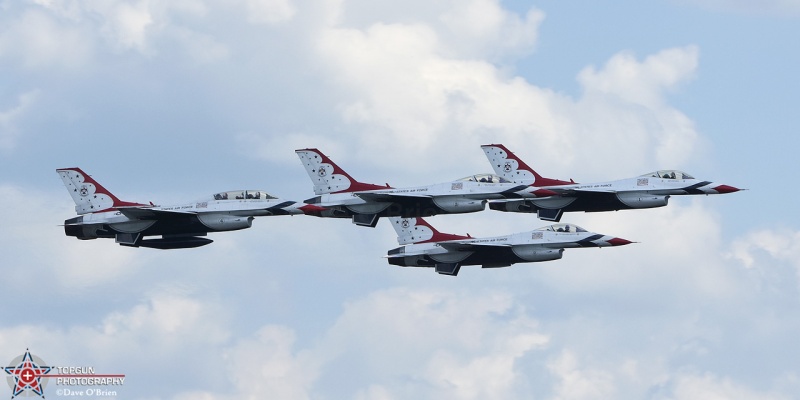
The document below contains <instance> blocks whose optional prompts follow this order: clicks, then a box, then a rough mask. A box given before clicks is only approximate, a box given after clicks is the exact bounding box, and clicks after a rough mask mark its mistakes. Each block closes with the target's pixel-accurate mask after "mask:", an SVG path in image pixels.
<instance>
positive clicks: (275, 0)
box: [245, 0, 297, 24]
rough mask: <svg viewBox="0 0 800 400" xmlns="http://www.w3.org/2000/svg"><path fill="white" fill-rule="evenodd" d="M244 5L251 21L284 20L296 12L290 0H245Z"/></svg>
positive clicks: (270, 22) (273, 22)
mask: <svg viewBox="0 0 800 400" xmlns="http://www.w3.org/2000/svg"><path fill="white" fill-rule="evenodd" d="M245 5H246V8H247V20H248V21H250V22H251V23H266V24H276V23H279V22H286V21H289V20H291V19H292V17H293V16H294V15H295V13H296V12H297V10H296V9H295V7H294V6H293V5H292V1H291V0H245Z"/></svg>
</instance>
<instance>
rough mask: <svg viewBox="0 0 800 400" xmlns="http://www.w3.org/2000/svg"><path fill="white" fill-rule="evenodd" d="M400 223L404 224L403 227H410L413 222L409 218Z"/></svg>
mask: <svg viewBox="0 0 800 400" xmlns="http://www.w3.org/2000/svg"><path fill="white" fill-rule="evenodd" d="M400 225H402V226H403V228H408V226H409V225H411V224H410V223H409V222H408V220H407V219H404V220H403V222H401V223H400Z"/></svg>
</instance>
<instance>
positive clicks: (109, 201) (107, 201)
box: [56, 168, 147, 214]
mask: <svg viewBox="0 0 800 400" xmlns="http://www.w3.org/2000/svg"><path fill="white" fill-rule="evenodd" d="M56 172H58V175H59V176H61V180H62V181H64V186H65V187H66V188H67V191H68V192H69V194H70V196H72V200H74V201H75V212H77V213H78V214H88V213H93V212H98V211H105V210H108V209H111V208H117V207H137V206H147V204H139V203H131V202H127V201H122V200H120V199H118V198H117V196H114V195H113V194H112V193H111V192H109V191H108V189H106V188H104V187H103V185H101V184H99V183H97V181H95V180H94V179H92V177H91V176H89V174H87V173H85V172H83V171H82V170H81V169H80V168H62V169H57V170H56Z"/></svg>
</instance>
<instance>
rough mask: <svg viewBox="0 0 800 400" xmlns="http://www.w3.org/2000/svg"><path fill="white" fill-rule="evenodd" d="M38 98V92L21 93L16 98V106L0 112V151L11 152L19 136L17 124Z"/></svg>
mask: <svg viewBox="0 0 800 400" xmlns="http://www.w3.org/2000/svg"><path fill="white" fill-rule="evenodd" d="M38 96H39V90H32V91H29V92H26V93H23V94H21V95H20V96H19V97H18V98H17V99H18V104H17V105H16V106H14V107H12V108H11V109H9V110H6V111H0V150H11V149H12V148H14V147H15V145H16V140H17V136H18V135H19V134H20V131H19V128H18V127H17V123H18V121H19V120H20V119H23V118H24V117H25V116H26V114H27V113H29V112H30V108H31V107H32V105H33V104H35V102H36V99H37V97H38Z"/></svg>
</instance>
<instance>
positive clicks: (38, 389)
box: [3, 349, 52, 399]
mask: <svg viewBox="0 0 800 400" xmlns="http://www.w3.org/2000/svg"><path fill="white" fill-rule="evenodd" d="M9 364H10V365H9V366H8V367H5V368H3V370H5V371H6V373H7V374H8V375H10V376H8V377H6V379H7V381H8V386H9V387H11V398H12V399H13V398H14V397H17V396H19V395H22V396H23V397H32V396H33V395H38V396H39V397H41V398H44V387H45V386H46V385H47V381H45V384H44V385H43V384H42V376H43V375H45V374H47V373H49V372H50V369H52V368H51V367H46V366H44V365H45V364H46V363H45V362H44V360H42V359H41V358H39V357H37V356H35V355H32V354H31V352H30V351H29V350H28V349H25V354H23V355H21V356H19V357H17V358H15V359H13V360H11V362H10V363H9Z"/></svg>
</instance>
